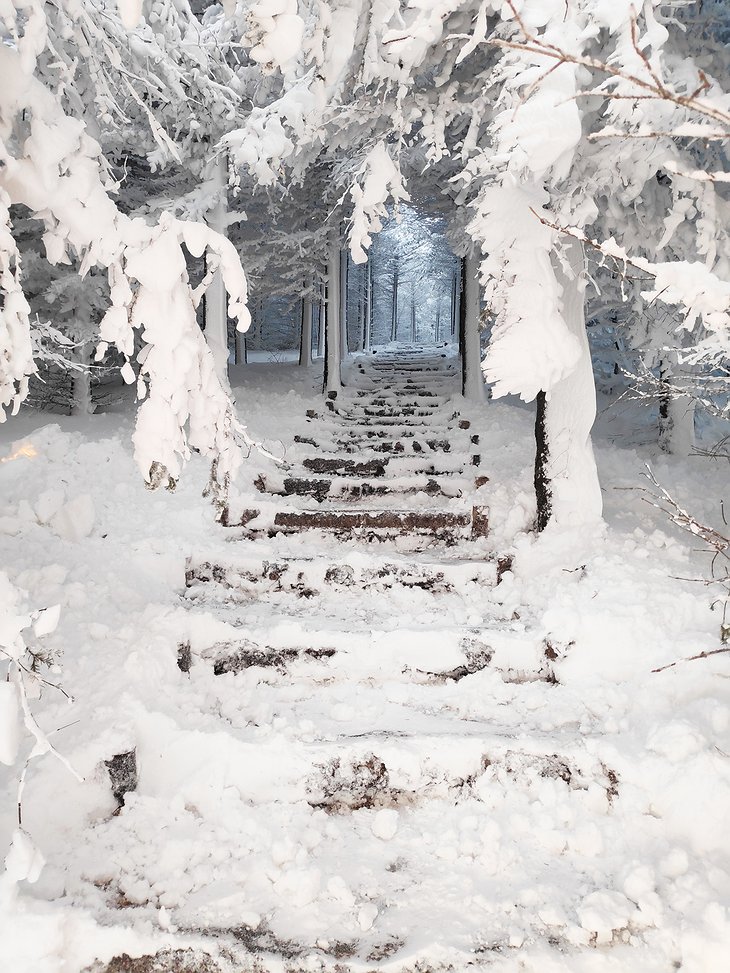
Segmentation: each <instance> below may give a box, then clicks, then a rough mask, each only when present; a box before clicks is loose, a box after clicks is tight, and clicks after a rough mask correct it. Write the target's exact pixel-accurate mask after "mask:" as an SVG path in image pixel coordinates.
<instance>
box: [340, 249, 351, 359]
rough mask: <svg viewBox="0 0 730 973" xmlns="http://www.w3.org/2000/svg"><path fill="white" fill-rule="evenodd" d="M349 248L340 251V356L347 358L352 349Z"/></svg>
mask: <svg viewBox="0 0 730 973" xmlns="http://www.w3.org/2000/svg"><path fill="white" fill-rule="evenodd" d="M349 256H350V253H349V250H348V249H347V247H345V249H343V250H341V251H340V356H341V358H343V359H344V358H346V357H347V354H348V352H349V350H350V343H349V338H348V335H347V284H348V276H349Z"/></svg>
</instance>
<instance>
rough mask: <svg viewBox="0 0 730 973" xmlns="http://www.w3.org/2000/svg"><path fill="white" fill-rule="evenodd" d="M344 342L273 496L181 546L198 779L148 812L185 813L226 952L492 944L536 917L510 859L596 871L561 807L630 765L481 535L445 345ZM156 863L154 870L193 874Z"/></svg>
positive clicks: (178, 818)
mask: <svg viewBox="0 0 730 973" xmlns="http://www.w3.org/2000/svg"><path fill="white" fill-rule="evenodd" d="M355 367H356V368H357V371H358V373H359V375H358V376H357V384H355V383H354V382H353V383H351V385H349V386H348V388H347V390H346V391H345V392H344V393H341V394H340V395H338V396H337V398H336V399H331V400H329V401H330V403H331V407H329V408H325V410H323V411H321V412H319V411H318V412H317V414H316V415H312V416H310V417H309V426H310V427H311V435H309V434H308V435H306V436H303V437H301V440H300V442H299V443H298V444H296V446H295V454H296V455H295V456H294V457H291V456H290V457H289V458H290V460H291V464H290V468H289V469H287V470H286V471H285V473H283V474H282V475H281V477H280V478H279V479H278V480H276V479H275V478H274V476H273V474H271V473H269V474H267V475H266V476H263V475H262V478H261V480H260V482H259V483H258V484H257V494H258V496H259V497H261V498H262V499H261V503H260V505H258V503H257V505H256V507H255V509H254V507H253V505H252V509H250V510H248V511H247V512H246V513H244V512H243V511H239V513H238V516H237V517H234V516H232V517H231V521H234V520H236V519H237V520H238V523H239V525H241V524H243V526H239V527H238V529H233V530H228V531H225V532H223V533H224V535H225V538H226V540H223V541H222V540H221V539H220V538H219V539H217V540H216V541H213V542H212V547H211V549H210V550H209V551H208V552H207V553H206V552H205V551H198V552H196V555H195V556H192V557H190V558H189V559H188V563H187V571H186V578H185V592H184V597H183V603H184V605H185V607H186V609H187V612H186V614H185V623H184V627H183V629H182V630H181V632H180V636H182V637H183V638H184V641H181V642H180V644H179V650H178V666H179V668H180V670H181V671H182V672H184V673H186V676H185V680H184V683H183V686H184V687H185V689H184V692H185V693H187V695H186V696H185V697H184V703H183V705H182V706H181V708H180V715H179V720H180V727H179V728H177V729H176V731H175V732H176V737H175V740H176V746H177V747H178V748H179V751H180V753H184V754H185V755H186V758H185V759H183V760H181V761H180V763H181V770H180V771H179V774H180V780H179V784H178V787H179V790H180V792H181V794H182V793H184V794H185V795H186V796H185V801H184V802H183V798H182V797H181V799H180V801H179V803H178V805H176V806H175V807H174V808H169V809H168V808H165V807H161V806H160V805H159V804H155V805H154V813H155V815H156V817H155V832H154V833H155V835H156V834H157V833H158V824H159V822H158V821H157V815H162V817H163V818H164V819H165V820H164V821H163V823H162V827H164V828H166V829H167V830H166V831H165V834H166V841H169V840H170V838H169V837H168V836H169V835H170V834H172V835H173V837H174V836H175V835H180V834H182V835H183V836H187V835H188V833H189V832H190V833H194V834H195V836H196V845H195V853H194V854H193V855H192V856H191V858H190V861H189V862H186V864H185V866H184V868H183V869H182V871H183V873H184V874H183V880H184V883H185V888H186V890H187V891H186V892H185V895H184V896H182V897H181V898H180V899H179V900H176V901H175V902H174V903H173V904H172V905H171V907H170V908H171V915H172V920H173V921H174V923H175V926H176V928H177V930H178V931H179V932H180V933H182V934H185V935H190V936H193V937H196V938H195V942H196V944H197V945H198V946H199V947H200V944H201V943H202V944H203V945H204V948H205V952H206V955H207V950H208V949H209V950H210V953H211V955H216V956H217V955H219V953H218V951H219V950H223V951H225V952H226V955H229V956H231V957H235V960H236V963H237V965H235V968H236V969H249V968H251V969H254V968H256V969H262V970H263V969H266V970H274V969H277V970H278V969H291V970H297V971H299V970H305V969H306V970H310V969H311V970H314V969H316V970H319V971H321V973H354V971H355V970H371V969H374V968H382V967H381V966H380V964H381V963H385V964H386V965H387V968H388V969H392V970H394V971H395V970H397V971H398V973H405V971H411V970H417V969H423V970H434V971H438V973H445V971H447V970H454V969H467V968H469V969H472V968H473V969H481V968H484V969H487V968H490V969H491V968H492V960H493V959H494V956H495V954H499V953H504V954H505V955H507V954H508V953H509V951H510V950H512V949H513V948H516V947H515V943H520V942H523V941H540V937H543V936H544V934H545V922H544V913H542V912H541V913H540V914H538V913H537V911H536V910H535V909H531V908H530V903H529V902H527V901H526V902H525V907H524V908H523V907H522V906H520V908H519V909H518V908H517V906H516V905H515V902H516V901H517V899H516V898H515V897H514V895H513V893H512V890H511V888H510V887H509V880H508V879H506V878H505V876H509V875H511V874H512V872H513V871H514V869H515V868H522V869H526V870H527V872H528V873H529V878H528V879H525V880H523V879H520V881H521V882H522V886H521V887H528V885H529V886H530V887H532V885H535V886H537V887H539V888H541V889H543V890H544V892H543V893H541V894H542V898H540V899H539V901H540V902H542V901H549V900H550V898H551V896H555V895H557V894H558V892H557V889H558V888H559V887H561V883H564V882H566V881H573V876H574V875H577V876H578V880H579V881H580V882H584V874H585V863H584V862H583V859H582V858H581V857H580V855H581V852H580V849H579V850H578V851H577V852H575V853H574V852H573V851H572V850H571V849H568V848H567V846H566V847H565V848H564V845H565V841H564V838H563V836H562V834H559V833H558V832H557V831H556V828H555V826H554V825H553V823H552V822H553V819H557V818H558V817H560V820H564V821H576V822H579V821H581V820H582V819H583V818H584V817H585V815H586V814H587V813H588V811H590V813H595V814H599V815H601V816H602V817H604V818H605V817H606V816H607V815H608V814H609V811H610V809H611V806H612V802H613V801H614V800H615V799H616V795H617V794H618V787H619V781H618V777H617V775H616V774H615V773H614V772H613V771H612V770H611V769H610V768H609V767H608V766H606V765H604V764H603V763H602V761H601V759H600V757H599V756H597V755H596V753H595V752H594V751H593V749H592V747H591V739H592V736H593V735H594V734H595V733H597V732H599V731H600V721H601V718H602V716H601V713H600V712H599V713H593V712H591V711H590V710H589V709H587V708H585V709H581V707H580V705H579V704H576V705H577V706H578V709H579V711H580V731H581V732H580V735H577V734H576V730H575V727H576V724H575V719H576V707H575V706H574V705H573V703H571V701H570V695H569V694H568V693H567V692H566V691H564V690H565V687H563V686H561V685H560V667H561V664H562V662H563V660H564V659H565V658H566V656H569V655H570V653H571V651H572V650H571V645H569V644H568V645H562V644H555V643H554V642H551V641H549V640H548V639H547V638H546V637H545V630H544V626H543V625H542V622H541V619H540V618H539V617H538V618H534V619H533V618H531V617H530V613H529V611H528V610H526V609H525V608H524V607H523V606H522V605H521V604H520V605H518V606H516V605H515V601H514V596H513V594H512V596H511V595H510V591H512V588H511V582H510V578H511V574H510V568H511V562H510V560H509V558H503V559H501V560H500V559H497V558H496V557H495V555H494V553H493V552H491V551H490V549H489V547H488V543H489V539H488V537H487V536H485V535H486V526H487V524H486V511H485V510H484V507H483V504H481V503H480V502H479V496H480V494H479V491H480V489H481V486H480V484H479V482H478V477H479V461H478V459H477V460H476V461H475V460H474V459H473V456H475V455H476V456H478V454H475V453H474V450H473V448H474V447H475V446H478V442H474V440H473V434H472V432H471V429H470V427H469V425H468V422H467V421H466V420H464V419H462V418H461V416H460V414H459V408H458V404H459V399H458V397H457V396H455V395H454V393H455V392H456V391H457V384H456V377H457V369H456V361H455V360H454V359H453V358H441V355H440V353H439V352H433V351H432V352H430V353H428V352H425V351H424V352H410V353H409V356H408V358H406V357H403V358H401V357H400V356H398V355H395V354H388V355H382V354H379V355H370V356H367V357H363V358H362V359H360V360H357V359H356V366H355ZM452 395H454V398H451V396H452ZM427 399H428V400H430V404H429V406H428V407H426V406H423V407H421V405H420V403H421V402H422V401H424V402H425V401H426V400H427ZM409 402H410V403H414V402H418V403H419V405H418V408H416V406H415V405H414V406H413V410H414V413H413V414H412V415H404V414H403V409H404V408H405V409H406V410H407V409H409V408H410V406H408V405H407V404H406V403H409ZM384 403H385V405H384ZM366 410H372V411H374V412H375V415H373V416H370V415H367V416H366V418H365V419H363V416H362V414H361V413H363V412H365V411H366ZM422 411H427V412H428V416H421V415H418V414H416V413H417V412H422ZM391 420H392V421H393V422H394V425H393V426H392V427H391V426H388V425H387V422H390V421H391ZM464 426H466V427H464ZM386 430H387V431H386ZM342 443H346V444H347V447H343V446H342V445H341V444H342ZM432 443H438V444H439V445H438V446H433V445H431V444H432ZM416 444H418V448H414V447H415V446H416ZM386 446H388V447H390V448H389V449H385V448H383V447H386ZM431 481H433V482H434V483H435V484H436V485H437V487H438V489H437V490H436V489H434V488H430V487H429V483H430V482H431ZM381 487H382V488H383V489H382V491H381V492H375V491H376V490H379V488H381ZM369 491H370V492H369ZM265 498H268V499H265ZM250 499H251V498H250V497H249V498H248V500H249V501H250ZM267 505H268V506H267ZM267 517H268V522H267ZM374 537H377V539H378V541H380V543H378V544H375V545H373V544H365V545H363V544H361V543H359V541H360V540H361V539H363V538H364V539H365V540H372V539H373V538H374ZM516 607H518V608H519V610H515V608H516ZM183 633H184V634H183ZM153 750H154V753H150V754H147V755H146V759H147V762H148V765H149V764H150V763H152V762H154V761H155V760H157V761H158V765H159V773H160V774H161V775H163V776H164V775H169V774H171V773H174V772H175V771H174V768H173V767H172V763H173V761H171V759H170V757H169V755H168V753H167V751H166V749H165V745H164V743H162V742H161V743H160V745H159V747H158V746H157V745H155V747H154V748H153ZM158 753H159V755H158ZM188 755H189V756H188ZM148 780H149V781H151V782H152V783H151V784H150V786H153V784H154V780H155V767H154V766H153V767H152V769H148ZM138 806H139V808H140V813H142V811H143V809H144V804H142V803H140V804H139V805H136V804H135V803H134V802H131V804H130V808H128V809H127V808H125V814H126V815H128V816H131V815H134V813H135V808H136V807H138ZM125 820H126V819H125ZM132 821H133V819H132ZM185 840H187V838H186V837H185ZM525 847H526V848H527V854H526V855H524V856H520V857H517V856H516V851H515V849H523V848H525ZM211 856H213V857H214V858H215V861H216V863H217V864H216V867H215V870H214V871H211V869H210V867H209V865H208V862H209V860H210V857H211ZM556 856H563V857H556ZM153 860H154V864H155V867H157V856H156V855H154V856H153ZM566 860H569V862H568V864H566ZM170 867H171V868H172V867H173V866H170ZM174 867H176V868H178V870H179V867H178V866H174ZM165 868H166V856H165V855H164V854H163V855H162V856H160V865H159V867H158V873H162V876H163V877H162V878H161V879H159V882H160V886H159V887H160V888H166V883H167V882H168V881H170V882H173V883H175V882H178V881H180V877H179V875H178V872H174V874H173V876H172V878H171V879H169V880H168V879H167V877H166V872H165ZM505 883H506V884H505ZM156 888H157V886H156ZM125 889H126V886H125ZM144 894H145V895H147V892H146V891H145V892H144ZM140 895H142V893H140ZM465 896H466V898H465ZM536 901H537V900H536ZM472 912H473V913H474V915H473V916H472V915H471V913H472ZM574 926H575V923H573V926H572V927H571V929H570V933H569V934H570V936H572V937H573V939H569V938H568V935H569V934H568V932H564V929H563V926H558V927H557V928H556V929H555V931H554V933H552V935H553V939H554V944H553V945H554V947H555V948H556V949H559V950H562V949H563V948H564V947H566V944H567V945H569V944H570V943H572V942H574V941H575V937H577V936H581V935H583V931H582V930H577V931H576V930H575V929H574V928H573V927H574ZM485 929H486V930H487V931H486V932H485ZM208 943H209V944H210V946H207V945H205V944H208ZM201 948H202V947H201ZM551 948H552V947H551ZM373 964H375V966H374V965H373ZM226 968H227V967H226ZM231 968H234V967H231ZM150 969H151V967H150ZM155 969H160V970H161V971H164V973H172V971H173V970H174V969H176V967H174V966H171V965H169V964H168V965H164V964H162V965H160V966H155ZM201 969H207V967H205V966H202V967H201Z"/></svg>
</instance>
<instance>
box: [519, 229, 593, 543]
mask: <svg viewBox="0 0 730 973" xmlns="http://www.w3.org/2000/svg"><path fill="white" fill-rule="evenodd" d="M563 253H564V255H565V257H566V259H567V260H568V263H569V265H570V271H571V273H572V275H573V276H572V279H571V278H569V277H568V276H567V275H566V274H565V272H564V270H563V268H562V266H561V265H560V264H558V262H557V261H554V269H555V276H556V278H557V281H558V283H559V284H560V286H561V288H562V313H563V318H564V320H565V324H566V326H567V328H568V330H569V331H570V332H571V334H573V335H574V336H575V337H576V338H577V339H578V341H579V343H580V347H581V352H582V353H581V357H580V359H579V361H578V363H577V364H576V366H575V368H574V369H573V371H572V372H570V374H569V375H567V376H566V377H565V378H563V379H561V381H559V382H558V383H557V384H556V385H555V386H553V388H552V389H551V390H550V392H549V393H547V394H546V395H545V396H544V403H543V405H542V408H541V405H540V401H539V400H540V395H543V393H540V395H538V420H537V422H536V426H535V433H536V439H537V454H536V459H535V488H536V490H537V489H538V483H540V484H541V486H540V492H538V529H542V528H543V527H545V525H546V524H547V522H548V520H549V521H550V522H551V523H552V522H554V523H555V524H557V525H558V526H560V527H576V526H583V525H587V524H592V523H596V522H598V521H600V519H601V514H602V509H603V500H602V497H601V487H600V484H599V482H598V472H597V470H596V461H595V458H594V455H593V446H592V445H591V428H592V426H593V422H594V420H595V418H596V386H595V382H594V379H593V363H592V361H591V352H590V348H589V345H588V337H587V335H586V327H585V308H584V290H585V284H584V281H583V277H582V274H583V268H584V263H585V259H584V255H583V247H582V245H581V244H580V243H579V242H578V241H576V240H568V241H567V242H566V243H565V244H564V250H563Z"/></svg>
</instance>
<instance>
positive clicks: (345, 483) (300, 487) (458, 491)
mask: <svg viewBox="0 0 730 973" xmlns="http://www.w3.org/2000/svg"><path fill="white" fill-rule="evenodd" d="M254 483H255V486H256V488H257V489H258V490H259V492H260V493H269V494H275V495H279V496H287V497H291V496H309V497H315V498H316V499H317V500H320V501H321V500H324V499H326V498H330V499H335V498H336V499H341V500H350V501H357V500H363V499H366V498H368V497H374V496H379V497H382V496H388V495H394V496H409V495H413V494H418V493H425V494H427V495H428V496H431V497H435V496H442V497H460V496H462V494H463V492H464V491H465V490H469V489H471V488H473V486H474V481H473V479H467V478H465V477H455V476H454V475H453V474H447V475H445V476H444V477H443V478H442V479H440V480H437V479H436V478H435V477H434V476H428V475H420V476H400V477H389V478H388V479H387V481H386V480H381V481H376V482H370V481H369V480H366V479H363V478H357V479H354V478H350V479H348V478H346V477H335V478H330V477H303V476H285V477H275V476H274V477H272V476H265V475H263V474H261V475H259V476H258V477H257V479H256V480H255V481H254Z"/></svg>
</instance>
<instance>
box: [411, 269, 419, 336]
mask: <svg viewBox="0 0 730 973" xmlns="http://www.w3.org/2000/svg"><path fill="white" fill-rule="evenodd" d="M417 341H418V334H417V332H416V285H415V284H414V282H413V281H411V344H413V345H415V344H416V342H417Z"/></svg>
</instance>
